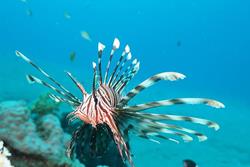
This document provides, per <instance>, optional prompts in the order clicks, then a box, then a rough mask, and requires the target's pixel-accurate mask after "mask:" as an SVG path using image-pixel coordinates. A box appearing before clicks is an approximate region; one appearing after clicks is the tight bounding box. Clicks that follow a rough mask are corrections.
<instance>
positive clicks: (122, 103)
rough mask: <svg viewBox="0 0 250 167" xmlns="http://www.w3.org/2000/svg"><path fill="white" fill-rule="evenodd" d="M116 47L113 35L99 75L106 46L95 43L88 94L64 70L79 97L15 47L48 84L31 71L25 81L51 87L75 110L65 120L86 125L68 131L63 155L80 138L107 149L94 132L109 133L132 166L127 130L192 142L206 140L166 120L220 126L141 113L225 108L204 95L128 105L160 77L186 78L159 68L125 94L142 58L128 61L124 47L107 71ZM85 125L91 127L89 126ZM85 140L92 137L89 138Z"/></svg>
mask: <svg viewBox="0 0 250 167" xmlns="http://www.w3.org/2000/svg"><path fill="white" fill-rule="evenodd" d="M119 47H120V41H119V40H118V39H117V38H115V40H114V42H113V46H112V49H111V52H110V56H109V59H108V63H107V65H106V68H105V73H104V77H103V76H102V71H103V70H102V61H103V56H102V55H103V51H104V49H105V48H106V46H105V45H103V44H102V43H98V61H97V64H96V63H95V62H93V82H92V91H91V93H88V92H87V91H86V90H85V88H84V86H83V85H82V84H81V83H80V82H79V81H78V80H77V79H76V77H74V76H73V75H72V74H71V73H70V72H66V74H67V75H68V77H69V78H70V79H71V80H72V81H73V83H74V84H75V85H76V86H77V87H78V89H79V90H80V92H81V93H82V98H78V97H76V96H75V95H73V94H72V93H71V92H70V91H69V90H68V89H66V88H65V87H64V86H63V85H61V84H60V83H59V82H58V81H57V80H55V79H54V78H53V77H52V76H50V75H49V74H48V73H47V72H45V71H44V70H43V69H42V68H41V67H39V66H38V65H36V64H35V63H34V62H32V61H31V60H30V59H29V58H27V57H26V56H24V55H23V54H22V53H21V52H19V51H16V55H17V56H18V57H20V58H22V59H23V60H25V61H26V62H27V63H29V64H31V65H32V66H33V67H34V68H35V69H36V70H38V71H39V72H40V73H41V74H43V75H44V76H45V77H46V78H47V79H48V80H49V81H50V82H51V83H49V82H47V81H45V80H42V79H39V78H37V77H35V76H33V75H27V79H28V81H29V83H38V84H40V85H44V86H46V87H47V88H49V89H51V90H52V91H54V92H55V93H56V94H52V93H51V94H50V97H51V98H52V99H53V100H54V101H56V102H64V103H67V104H69V105H71V106H72V107H73V109H74V110H73V111H72V112H71V113H69V114H68V116H67V118H68V120H69V122H73V121H74V120H75V119H79V120H81V121H82V122H83V123H84V124H83V125H82V126H80V127H79V128H77V129H76V130H75V132H74V133H73V135H72V139H71V142H70V143H69V146H68V149H67V154H68V155H69V156H70V155H71V154H72V151H73V150H74V148H75V147H77V145H76V144H75V143H76V142H79V140H83V141H82V142H84V143H83V144H85V142H87V141H90V142H91V144H90V145H91V146H90V149H91V150H90V151H91V152H96V151H97V150H98V149H99V150H100V149H105V148H103V147H100V146H98V144H97V143H101V142H103V140H102V134H101V135H100V134H98V133H108V134H107V135H108V136H109V135H110V136H112V139H113V141H114V143H115V144H116V146H117V149H118V152H119V154H120V156H121V158H122V160H123V161H124V163H125V162H126V160H128V162H129V164H130V166H134V164H133V161H132V158H131V153H130V149H129V146H128V141H126V140H125V138H128V133H129V132H132V133H134V134H135V135H137V136H139V137H142V138H144V139H147V140H150V141H153V142H156V143H159V141H158V140H157V138H160V139H165V140H169V141H172V142H175V143H179V142H180V141H184V142H190V141H192V140H193V137H196V138H198V140H199V141H204V140H206V139H207V136H206V135H204V134H202V133H200V132H198V131H196V130H193V129H188V128H185V127H182V126H178V125H175V124H169V123H167V122H168V121H176V122H178V121H183V122H190V123H195V124H200V125H204V126H207V127H209V128H213V129H215V130H218V129H219V125H218V124H217V123H215V122H213V121H210V120H207V119H201V118H196V117H190V116H179V115H169V114H154V113H144V112H142V111H144V110H148V109H152V108H156V107H162V106H171V105H179V104H204V105H208V106H210V107H214V108H224V107H225V106H224V105H223V104H222V103H221V102H219V101H216V100H212V99H207V98H175V99H167V100H160V101H154V102H148V103H144V104H138V105H134V106H130V105H128V103H129V101H130V100H132V99H133V98H134V97H135V96H136V95H138V94H139V93H141V92H142V91H143V90H145V89H147V88H149V87H151V86H153V85H154V84H156V83H157V82H159V81H162V80H165V81H177V80H182V79H184V78H185V75H183V74H181V73H177V72H163V73H159V74H156V75H153V76H151V77H149V78H148V79H146V80H145V81H143V82H141V83H140V84H138V85H137V86H136V87H134V88H133V89H131V90H130V91H129V92H128V93H127V94H126V95H125V96H124V95H123V93H124V88H125V87H126V86H127V85H128V84H129V82H130V80H132V79H133V77H134V76H135V75H136V73H137V72H138V71H139V68H140V62H139V61H138V60H137V59H132V54H131V51H130V47H129V46H128V45H126V46H125V48H124V50H123V52H122V54H121V55H120V57H119V58H118V59H117V60H118V61H117V62H116V63H115V64H114V67H113V70H112V71H111V72H110V68H112V60H113V59H114V57H115V55H116V50H117V49H119ZM88 125H90V126H92V129H91V128H90V127H89V126H88ZM100 128H102V129H103V130H101V129H100ZM106 128H108V129H106ZM95 129H96V130H95ZM105 129H106V130H105ZM84 131H87V132H84ZM79 136H80V137H79ZM97 136H98V137H97ZM87 138H91V139H89V140H87ZM105 138H106V137H105Z"/></svg>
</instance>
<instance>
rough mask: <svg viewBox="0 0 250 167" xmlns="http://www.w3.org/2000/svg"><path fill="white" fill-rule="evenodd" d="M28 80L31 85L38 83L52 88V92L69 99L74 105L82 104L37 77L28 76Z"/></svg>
mask: <svg viewBox="0 0 250 167" xmlns="http://www.w3.org/2000/svg"><path fill="white" fill-rule="evenodd" d="M26 78H27V80H28V82H29V83H38V84H41V85H43V86H45V87H48V88H50V89H51V90H53V91H55V92H57V93H58V94H60V95H62V96H64V97H65V98H67V99H69V100H70V101H72V102H74V103H81V101H80V100H75V99H77V98H76V97H75V98H72V97H71V96H69V95H68V94H67V93H65V92H63V91H61V90H59V89H57V88H55V87H54V86H52V85H50V84H49V83H47V82H45V81H43V80H41V79H39V78H37V77H35V76H32V75H26Z"/></svg>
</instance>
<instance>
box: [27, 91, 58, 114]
mask: <svg viewBox="0 0 250 167" xmlns="http://www.w3.org/2000/svg"><path fill="white" fill-rule="evenodd" d="M60 104H61V103H60V102H58V103H56V102H55V101H54V100H52V99H51V98H50V97H49V93H45V94H42V95H40V96H39V97H38V99H37V100H36V101H35V102H34V103H33V105H32V106H31V111H32V112H33V113H37V114H38V115H45V114H51V113H53V112H55V111H58V110H59V106H60Z"/></svg>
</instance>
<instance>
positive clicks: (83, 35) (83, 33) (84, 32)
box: [80, 31, 92, 41]
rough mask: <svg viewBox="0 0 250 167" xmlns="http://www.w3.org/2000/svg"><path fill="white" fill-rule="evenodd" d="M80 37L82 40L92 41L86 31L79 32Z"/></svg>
mask: <svg viewBox="0 0 250 167" xmlns="http://www.w3.org/2000/svg"><path fill="white" fill-rule="evenodd" d="M80 33H81V36H82V38H83V39H85V40H87V41H92V39H91V38H90V35H89V33H88V32H87V31H81V32H80Z"/></svg>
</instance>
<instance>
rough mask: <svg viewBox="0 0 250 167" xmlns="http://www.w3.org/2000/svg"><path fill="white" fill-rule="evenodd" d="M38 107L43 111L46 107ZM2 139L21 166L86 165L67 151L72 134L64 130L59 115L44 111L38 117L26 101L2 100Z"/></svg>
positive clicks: (14, 163) (17, 164)
mask: <svg viewBox="0 0 250 167" xmlns="http://www.w3.org/2000/svg"><path fill="white" fill-rule="evenodd" d="M40 104H43V103H41V102H39V105H36V106H39V107H40V106H42V105H40ZM45 109H48V108H45ZM36 111H39V113H40V112H43V110H42V108H39V110H36ZM0 139H1V140H3V141H4V142H5V143H6V145H7V147H8V148H9V150H10V151H11V152H12V155H13V156H12V157H10V160H11V162H12V163H13V165H14V166H17V167H33V166H36V167H40V166H48V167H55V166H56V167H70V166H74V167H75V166H79V167H80V166H82V165H81V164H80V163H79V162H78V160H70V159H69V158H67V156H66V154H65V152H66V144H67V142H68V141H69V139H70V135H69V134H67V133H65V132H64V131H63V129H62V127H61V123H60V120H59V118H58V117H56V116H55V115H52V114H42V115H41V116H40V117H39V118H38V119H36V120H34V119H33V118H32V111H31V110H30V109H29V108H28V107H27V104H26V103H25V102H24V101H5V102H1V103H0Z"/></svg>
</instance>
